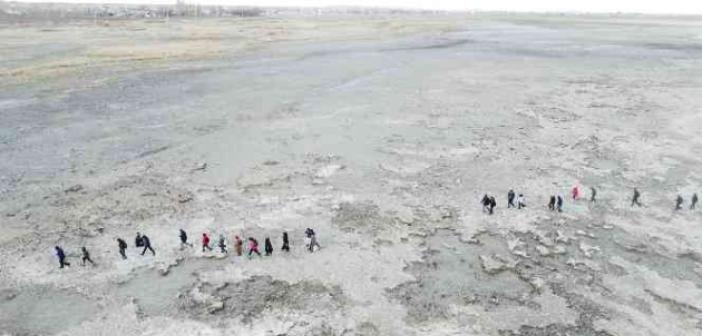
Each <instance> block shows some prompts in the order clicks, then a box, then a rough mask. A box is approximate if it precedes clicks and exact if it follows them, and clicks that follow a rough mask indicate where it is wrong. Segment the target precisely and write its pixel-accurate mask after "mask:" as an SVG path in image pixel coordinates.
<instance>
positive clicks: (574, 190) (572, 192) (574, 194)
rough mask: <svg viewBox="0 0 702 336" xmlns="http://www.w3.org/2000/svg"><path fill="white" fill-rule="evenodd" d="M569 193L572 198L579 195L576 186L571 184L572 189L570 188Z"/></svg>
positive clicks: (576, 197)
mask: <svg viewBox="0 0 702 336" xmlns="http://www.w3.org/2000/svg"><path fill="white" fill-rule="evenodd" d="M570 194H571V195H572V196H573V199H578V197H580V190H579V189H578V186H573V189H571V190H570Z"/></svg>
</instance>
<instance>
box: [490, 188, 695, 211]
mask: <svg viewBox="0 0 702 336" xmlns="http://www.w3.org/2000/svg"><path fill="white" fill-rule="evenodd" d="M570 196H571V198H572V199H573V200H577V199H579V198H580V188H579V187H578V186H574V187H573V188H572V189H571V190H570ZM515 200H516V203H517V204H516V205H515ZM698 200H699V199H698V197H697V193H694V194H692V197H691V198H690V210H694V209H695V207H696V206H697V202H698ZM590 202H592V203H595V202H597V189H595V188H594V187H590ZM480 203H481V204H482V205H483V212H486V213H488V214H490V215H492V214H493V213H494V209H495V207H496V206H497V202H496V201H495V196H488V195H487V194H485V195H484V196H483V198H482V199H481V201H480ZM684 203H685V199H684V198H683V197H682V196H681V195H678V197H677V198H676V199H675V210H676V211H678V210H682V209H683V204H684ZM634 205H636V206H638V207H641V206H643V205H642V204H641V192H640V191H639V190H638V189H637V188H634V195H633V196H632V198H631V206H632V207H633V206H634ZM547 206H548V209H549V210H551V211H558V212H562V211H563V197H562V196H561V195H551V197H550V198H549V201H548V205H547ZM525 207H526V198H525V197H524V194H521V193H520V194H519V196H517V194H516V193H515V192H514V190H512V189H510V190H509V191H508V192H507V208H517V209H522V208H525Z"/></svg>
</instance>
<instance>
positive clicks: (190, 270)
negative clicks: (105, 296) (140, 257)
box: [114, 259, 219, 316]
mask: <svg viewBox="0 0 702 336" xmlns="http://www.w3.org/2000/svg"><path fill="white" fill-rule="evenodd" d="M218 266H219V265H218V263H217V262H216V261H215V260H210V259H190V260H185V261H183V262H181V263H180V264H179V265H176V266H173V267H171V268H169V271H168V273H167V274H166V275H163V274H162V272H160V271H158V270H155V269H143V270H140V271H138V272H137V273H136V274H135V275H134V276H133V277H132V279H130V280H129V281H127V282H124V283H122V284H120V285H119V286H117V287H116V289H115V293H114V294H116V295H117V296H118V297H121V298H125V299H130V300H132V301H134V303H135V304H136V305H137V306H138V307H139V313H140V314H142V315H145V316H166V315H169V314H173V313H175V312H177V311H178V304H179V302H180V301H179V300H180V298H181V297H182V296H183V295H184V294H185V293H187V291H188V290H189V289H190V288H192V286H194V285H195V284H196V283H197V281H198V274H199V272H202V271H207V270H209V269H212V268H214V267H218Z"/></svg>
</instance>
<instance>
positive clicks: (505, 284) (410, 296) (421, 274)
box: [387, 229, 533, 323]
mask: <svg viewBox="0 0 702 336" xmlns="http://www.w3.org/2000/svg"><path fill="white" fill-rule="evenodd" d="M482 240H483V241H482V242H481V244H480V245H479V244H469V243H466V242H463V241H461V240H460V239H459V236H458V235H456V234H455V233H454V232H453V231H452V230H447V229H440V230H437V231H436V233H435V234H434V235H432V236H429V237H427V239H426V240H425V244H426V247H427V250H426V251H425V252H424V257H423V260H422V261H421V262H415V263H412V264H411V265H409V266H408V267H407V268H406V270H405V271H406V272H408V273H410V274H412V275H414V276H415V278H416V279H417V280H415V281H412V282H407V283H404V284H401V285H399V286H396V287H394V288H392V289H389V290H388V291H387V295H388V296H389V297H390V298H392V299H394V300H396V301H399V302H400V303H401V304H403V305H404V306H406V308H407V311H408V315H407V317H406V320H407V321H408V322H410V323H422V322H426V321H430V320H434V319H446V318H449V317H450V316H451V307H452V306H454V305H459V306H460V305H476V304H477V305H481V306H484V307H486V309H490V307H491V306H496V305H516V306H525V305H530V304H532V303H531V302H530V300H529V299H530V296H531V294H532V293H533V289H532V286H531V285H530V284H529V283H528V282H526V281H524V280H522V279H520V278H519V276H518V275H517V274H516V273H514V272H513V271H511V270H510V267H511V266H507V267H505V268H504V269H500V270H498V269H493V270H492V271H486V270H485V267H484V260H481V258H480V256H481V255H492V256H493V257H494V258H499V256H500V255H503V256H507V253H508V250H507V249H506V246H505V244H504V243H502V242H500V241H499V240H497V239H492V238H491V237H490V236H485V237H483V238H482ZM493 257H491V258H493Z"/></svg>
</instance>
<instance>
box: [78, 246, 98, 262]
mask: <svg viewBox="0 0 702 336" xmlns="http://www.w3.org/2000/svg"><path fill="white" fill-rule="evenodd" d="M80 250H81V252H82V253H83V257H82V258H81V261H82V262H83V266H85V262H86V261H89V262H90V264H91V265H93V266H95V263H94V262H93V260H92V259H90V253H89V252H88V249H87V248H85V246H83V247H81V248H80Z"/></svg>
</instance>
